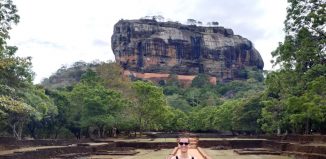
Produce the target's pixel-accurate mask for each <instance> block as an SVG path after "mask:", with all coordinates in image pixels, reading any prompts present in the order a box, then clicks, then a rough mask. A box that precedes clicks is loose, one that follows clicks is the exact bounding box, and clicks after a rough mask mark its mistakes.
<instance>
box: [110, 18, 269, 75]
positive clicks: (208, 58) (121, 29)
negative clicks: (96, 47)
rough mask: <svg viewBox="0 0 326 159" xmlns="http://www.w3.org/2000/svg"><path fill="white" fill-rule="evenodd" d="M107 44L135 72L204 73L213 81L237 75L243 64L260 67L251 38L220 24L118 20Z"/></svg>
mask: <svg viewBox="0 0 326 159" xmlns="http://www.w3.org/2000/svg"><path fill="white" fill-rule="evenodd" d="M111 43H112V50H113V53H114V54H115V58H116V61H117V62H119V63H120V64H121V66H122V67H123V68H124V69H126V70H128V71H132V72H138V73H157V74H171V73H173V74H178V75H197V74H198V73H205V74H208V75H210V76H212V77H216V78H217V80H232V79H237V78H240V76H238V74H237V72H238V71H239V70H241V69H244V68H245V67H246V66H252V67H257V68H258V69H260V70H262V69H263V67H264V63H263V60H262V58H261V56H260V54H259V52H258V51H257V50H256V49H255V48H254V47H253V44H252V42H251V41H249V40H248V39H246V38H243V37H241V36H239V35H234V34H233V31H232V30H231V29H226V28H224V27H220V26H217V27H202V26H194V25H183V24H180V23H177V22H157V21H155V20H146V19H140V20H120V21H119V22H118V23H116V24H115V26H114V33H113V35H112V37H111Z"/></svg>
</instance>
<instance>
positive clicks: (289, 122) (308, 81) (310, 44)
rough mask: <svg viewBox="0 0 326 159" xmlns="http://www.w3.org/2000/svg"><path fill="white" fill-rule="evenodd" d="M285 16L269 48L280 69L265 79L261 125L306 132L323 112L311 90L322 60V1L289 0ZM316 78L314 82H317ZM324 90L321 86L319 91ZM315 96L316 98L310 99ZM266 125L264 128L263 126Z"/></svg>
mask: <svg viewBox="0 0 326 159" xmlns="http://www.w3.org/2000/svg"><path fill="white" fill-rule="evenodd" d="M288 2H289V4H290V5H289V7H288V8H287V17H286V20H285V22H284V23H285V32H286V37H285V39H284V42H283V43H280V44H279V46H278V48H277V49H276V50H275V51H274V52H272V56H273V57H274V58H275V61H273V62H274V64H275V65H277V64H279V65H280V66H281V70H279V71H276V72H271V73H269V74H268V75H267V79H266V85H267V89H266V97H267V98H265V99H266V100H265V107H264V108H263V110H262V118H261V120H260V121H261V123H262V126H263V127H262V128H263V129H265V130H266V131H269V132H275V130H276V129H277V130H278V131H277V132H278V133H280V132H281V130H280V129H282V128H283V129H286V130H287V131H288V130H290V131H292V132H296V133H298V132H299V133H301V132H304V133H310V132H311V129H312V127H318V128H319V131H324V130H322V129H324V128H322V127H321V126H318V125H320V124H321V123H323V122H324V120H323V117H322V116H326V115H325V112H324V108H323V107H322V106H320V103H318V102H321V103H322V101H319V100H318V99H320V98H319V96H318V95H316V94H315V93H312V92H313V91H311V88H312V84H313V83H314V82H316V83H319V84H321V85H322V83H320V81H319V80H318V79H320V78H322V77H324V76H325V75H326V73H325V69H326V68H325V61H326V54H325V50H326V45H325V42H326V41H325V39H326V38H325V29H324V28H325V18H326V17H325V6H326V5H325V4H324V2H323V0H312V1H299V0H289V1H288ZM317 81H318V82H317ZM324 91H325V90H323V89H321V90H320V92H319V93H320V94H324V93H323V92H324ZM312 99H313V100H314V99H316V100H317V101H318V102H316V103H315V102H312V101H311V100H312ZM267 129H268V130H267Z"/></svg>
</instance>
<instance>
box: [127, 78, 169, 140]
mask: <svg viewBox="0 0 326 159" xmlns="http://www.w3.org/2000/svg"><path fill="white" fill-rule="evenodd" d="M133 89H135V98H134V101H133V102H134V103H133V105H134V108H133V109H134V112H135V114H136V116H137V119H138V128H139V131H140V134H142V132H143V130H150V129H153V130H155V129H156V130H157V129H161V128H162V125H164V122H165V121H164V119H166V116H165V115H166V114H165V112H167V108H168V107H167V103H166V99H165V96H164V94H163V90H162V88H160V87H157V86H155V85H153V84H152V83H149V82H142V81H136V82H134V83H133Z"/></svg>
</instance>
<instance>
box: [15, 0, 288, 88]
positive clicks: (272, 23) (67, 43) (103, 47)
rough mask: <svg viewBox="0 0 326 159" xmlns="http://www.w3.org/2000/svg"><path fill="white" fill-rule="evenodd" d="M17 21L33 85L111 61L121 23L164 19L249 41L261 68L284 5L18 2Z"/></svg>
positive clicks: (255, 0)
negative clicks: (76, 65) (75, 67)
mask: <svg viewBox="0 0 326 159" xmlns="http://www.w3.org/2000/svg"><path fill="white" fill-rule="evenodd" d="M15 3H16V5H17V8H18V10H19V12H18V14H19V15H20V16H21V21H20V23H19V24H18V26H16V27H14V29H13V30H12V31H11V41H10V44H12V45H16V46H18V48H19V50H18V52H17V55H19V56H31V57H32V62H33V70H34V71H35V72H36V78H35V82H37V83H38V82H40V81H41V79H43V78H46V77H49V76H50V75H51V74H52V73H54V72H55V71H56V70H57V69H59V68H60V67H61V66H62V65H69V64H71V63H73V62H75V61H80V60H83V61H86V62H90V61H93V60H96V59H99V60H101V61H107V60H112V59H114V55H113V53H112V51H111V46H110V43H111V42H110V39H111V35H112V33H113V25H114V24H115V23H116V22H117V21H118V20H120V19H122V18H123V19H138V18H140V17H144V16H146V15H158V14H160V15H163V16H164V17H165V18H166V19H171V20H173V21H180V22H185V21H186V20H187V19H188V18H194V19H197V20H200V21H202V22H204V24H205V23H206V22H208V21H218V22H220V25H221V26H224V27H227V28H232V29H233V30H234V32H235V33H236V34H239V35H241V36H243V37H245V38H248V39H249V40H251V41H253V43H254V45H255V47H256V48H257V50H258V51H259V52H260V53H261V55H262V57H263V59H264V62H265V69H271V65H270V64H269V61H270V60H271V56H270V52H271V51H272V50H273V49H275V47H276V46H277V44H278V42H279V41H282V39H283V36H284V35H283V32H282V28H283V21H284V18H285V7H286V2H285V1H284V0H273V1H265V0H246V1H245V0H233V1H224V0H189V1H183V0H164V1H163V0H119V1H108V0H92V1H89V0H28V1H26V0H16V1H15Z"/></svg>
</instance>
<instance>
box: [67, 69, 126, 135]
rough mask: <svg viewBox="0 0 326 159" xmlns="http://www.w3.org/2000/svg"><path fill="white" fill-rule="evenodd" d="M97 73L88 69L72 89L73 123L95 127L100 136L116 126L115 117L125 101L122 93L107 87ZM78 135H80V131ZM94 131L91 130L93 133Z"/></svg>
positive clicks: (82, 126)
mask: <svg viewBox="0 0 326 159" xmlns="http://www.w3.org/2000/svg"><path fill="white" fill-rule="evenodd" d="M102 84H103V83H102V82H101V79H100V78H99V77H98V76H97V74H96V73H95V72H94V71H92V70H88V71H87V72H86V73H85V74H84V75H83V76H82V80H81V82H80V83H78V84H77V85H76V86H75V87H74V88H73V90H72V91H71V93H70V95H69V98H70V103H71V111H70V113H71V118H70V119H69V120H70V121H72V122H71V123H72V124H74V126H73V127H77V128H78V127H79V128H86V129H88V130H90V128H92V127H95V130H96V131H97V132H98V137H104V135H105V132H106V131H107V130H108V129H112V128H113V127H115V125H116V122H115V117H116V116H117V115H118V113H119V112H120V110H121V109H122V107H123V106H124V104H125V102H124V100H123V99H122V97H121V95H120V94H119V93H117V92H115V91H113V90H109V89H106V88H105V87H104V86H103V85H102ZM74 133H77V134H76V135H80V134H79V133H80V132H79V133H78V132H74ZM91 133H92V132H90V135H91Z"/></svg>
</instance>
